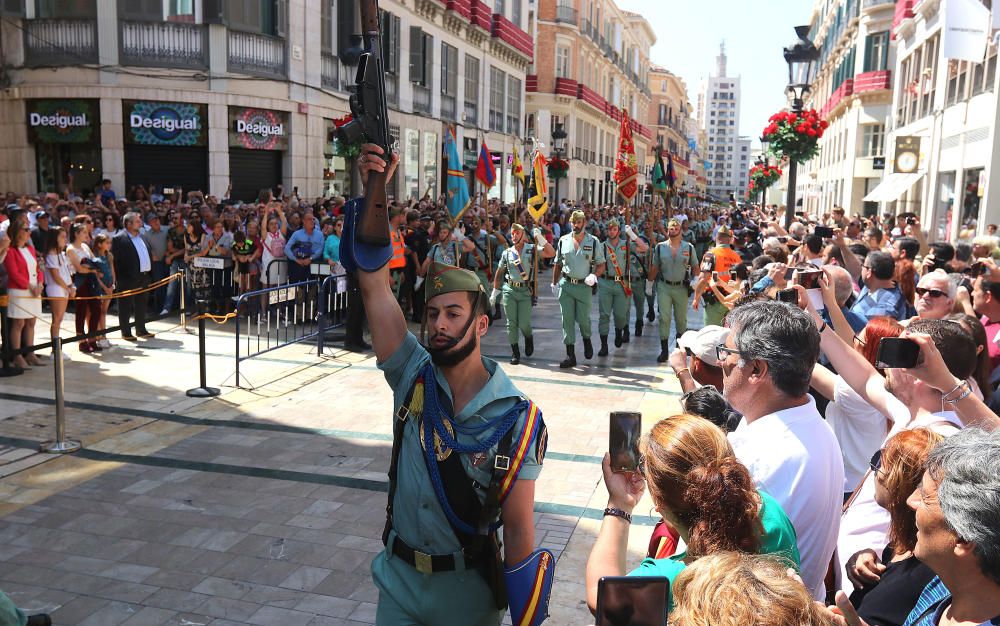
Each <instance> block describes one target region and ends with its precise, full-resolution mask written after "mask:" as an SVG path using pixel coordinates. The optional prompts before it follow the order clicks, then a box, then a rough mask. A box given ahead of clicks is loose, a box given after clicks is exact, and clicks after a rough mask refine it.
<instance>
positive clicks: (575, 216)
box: [569, 211, 587, 222]
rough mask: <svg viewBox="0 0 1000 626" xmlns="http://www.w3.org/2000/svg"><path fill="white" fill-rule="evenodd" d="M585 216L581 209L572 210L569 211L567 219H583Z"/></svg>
mask: <svg viewBox="0 0 1000 626" xmlns="http://www.w3.org/2000/svg"><path fill="white" fill-rule="evenodd" d="M585 219H587V216H586V215H584V214H583V211H573V212H572V213H570V216H569V221H570V222H575V221H576V220H585Z"/></svg>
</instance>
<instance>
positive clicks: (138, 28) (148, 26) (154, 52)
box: [118, 20, 208, 69]
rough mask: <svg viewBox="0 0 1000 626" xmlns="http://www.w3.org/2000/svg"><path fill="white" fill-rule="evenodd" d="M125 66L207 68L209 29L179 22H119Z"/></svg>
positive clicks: (120, 42)
mask: <svg viewBox="0 0 1000 626" xmlns="http://www.w3.org/2000/svg"><path fill="white" fill-rule="evenodd" d="M118 26H119V28H118V41H119V46H120V47H119V52H118V58H119V59H120V61H121V64H122V65H140V66H145V67H183V68H190V69H205V68H207V67H208V27H207V26H205V25H204V24H184V23H179V22H129V21H124V20H123V21H119V22H118Z"/></svg>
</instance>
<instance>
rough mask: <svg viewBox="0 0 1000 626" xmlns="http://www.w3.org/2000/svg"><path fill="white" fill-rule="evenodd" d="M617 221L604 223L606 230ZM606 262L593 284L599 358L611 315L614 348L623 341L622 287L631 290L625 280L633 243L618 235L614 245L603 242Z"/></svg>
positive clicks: (625, 324) (625, 321) (604, 348)
mask: <svg viewBox="0 0 1000 626" xmlns="http://www.w3.org/2000/svg"><path fill="white" fill-rule="evenodd" d="M617 225H618V223H617V220H612V221H610V222H609V223H608V227H611V226H617ZM601 249H602V251H603V252H604V258H605V260H606V263H605V266H604V274H603V275H602V276H599V277H598V282H597V298H598V300H597V309H598V312H599V317H598V322H597V332H598V334H599V335H600V336H601V352H600V355H601V356H604V355H606V354H607V341H608V332H609V331H610V329H611V316H612V315H614V318H615V347H616V348H620V347H621V345H622V341H623V338H624V337H623V332H624V329H625V328H627V327H628V310H629V296H630V295H631V294H626V293H625V286H626V285H628V287H629V290H631V288H632V285H631V282H630V280H629V265H628V263H629V256H630V253H632V252H634V251H635V249H636V247H635V244H630V243H629V241H628V239H627V238H625V237H622V236H620V235H619V237H618V240H617V241H616V242H614V243H612V242H611V240H605V241H604V242H603V243H601Z"/></svg>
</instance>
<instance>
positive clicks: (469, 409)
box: [345, 144, 554, 626]
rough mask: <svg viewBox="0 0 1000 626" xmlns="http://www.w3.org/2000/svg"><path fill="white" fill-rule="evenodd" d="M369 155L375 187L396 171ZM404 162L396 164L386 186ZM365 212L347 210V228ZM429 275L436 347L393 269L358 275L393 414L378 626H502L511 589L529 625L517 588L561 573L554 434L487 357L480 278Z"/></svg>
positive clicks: (350, 256) (375, 150)
mask: <svg viewBox="0 0 1000 626" xmlns="http://www.w3.org/2000/svg"><path fill="white" fill-rule="evenodd" d="M363 149H364V151H365V155H364V157H363V159H362V161H361V171H362V174H361V176H362V181H363V182H366V181H367V178H368V174H369V173H370V172H372V171H378V172H380V171H384V170H385V169H386V164H385V161H383V160H382V159H381V158H379V157H378V156H376V155H377V154H379V153H380V152H381V149H380V148H379V147H378V146H375V145H372V144H366V145H365V146H364V147H363ZM397 162H398V157H396V156H395V155H393V162H392V166H391V167H390V168H388V169H389V176H391V175H392V172H393V170H395V166H396V163H397ZM362 204H363V200H361V199H359V200H354V201H352V202H351V203H349V204H348V205H347V206H346V207H345V212H346V214H347V220H348V222H349V223H351V224H353V223H355V221H356V220H357V219H358V218H357V216H358V213H359V211H361V210H363V209H362V208H361V205H362ZM353 232H354V231H353V228H352V229H351V233H352V235H353ZM441 234H443V233H441ZM351 241H352V245H350V246H346V247H345V250H346V252H347V256H346V257H345V263H346V265H347V266H353V265H356V264H357V263H358V261H359V260H358V259H356V258H354V255H355V254H361V255H364V256H363V257H362V259H363V260H364V261H365V262H366V263H367V264H369V266H375V265H377V259H378V252H379V251H378V249H374V250H373V249H372V248H371V247H369V248H365V247H364V245H363V244H362V243H360V242H357V241H356V240H355V239H354V238H353V236H352V240H351ZM372 256H375V257H376V260H375V261H372V259H371V257H372ZM429 269H430V272H429V276H428V278H427V304H426V311H427V320H428V326H429V328H430V339H429V343H428V346H427V347H426V348H425V347H423V346H421V345H420V344H419V343H418V342H417V339H416V338H415V337H414V336H413V334H411V333H410V332H408V331H407V328H406V321H405V320H404V318H403V316H402V313H401V312H400V310H399V307H397V306H393V297H392V293H391V292H390V290H389V281H388V278H389V276H388V268H387V267H385V266H384V265H383V266H381V267H379V269H376V270H374V271H366V270H365V269H364V268H362V267H361V266H360V265H358V275H359V279H360V283H361V290H362V294H363V296H364V301H365V304H366V310H367V311H368V321H369V326H370V327H371V329H372V343H373V345H374V348H375V354H376V356H377V358H378V366H379V368H380V369H381V370H382V371H383V372H384V373H385V378H386V381H387V382H388V383H389V385H390V386H391V387H392V390H393V398H394V407H395V410H394V418H393V446H392V458H391V462H390V465H389V497H388V506H387V507H386V525H385V529H384V532H383V536H382V540H383V543H384V545H385V549H384V550H383V551H382V552H381V553H380V554H379V555H378V556H376V557H375V559H374V560H373V561H372V566H371V567H372V578H373V580H374V582H375V585H376V586H377V587H378V589H379V604H378V611H377V614H376V618H375V619H376V623H377V624H380V625H390V624H448V623H454V622H455V620H456V617H455V616H456V615H460V616H461V619H460V621H461V622H462V623H463V624H476V625H482V626H487V625H488V626H496V625H499V624H500V622H501V619H502V618H503V616H504V613H505V612H506V608H507V603H508V593H507V592H506V591H505V590H504V589H505V588H506V589H507V590H509V591H510V594H509V598H510V599H511V615H512V618H514V620H515V623H520V621H519V620H520V619H522V616H523V615H524V613H525V611H524V607H522V606H515V605H516V604H517V603H516V602H515V598H517V597H518V596H517V595H516V594H515V593H514V590H515V588H516V585H517V584H518V580H515V578H516V577H517V576H518V574H519V572H521V571H522V570H525V569H527V570H529V573H530V577H531V582H532V583H534V580H535V576H537V575H542V576H546V574H547V575H548V578H547V580H549V581H551V574H552V568H553V567H554V562H553V560H552V558H551V553H548V552H542V551H535V552H534V553H533V552H532V548H533V544H534V523H533V521H534V520H533V508H534V489H535V487H534V485H535V483H534V481H535V479H536V478H537V477H538V475H539V473H540V471H541V465H542V460H543V458H544V456H545V444H546V429H545V424H544V422H543V420H542V416H541V412H540V411H539V410H538V407H537V406H536V405H535V404H534V403H532V402H530V401H528V400H526V399H525V397H524V395H523V394H522V393H521V392H520V391H519V390H518V389H517V388H516V387H515V386H514V384H513V383H512V382H511V381H510V379H509V378H507V376H506V375H505V374H504V372H503V370H502V369H501V368H500V367H499V365H497V363H496V362H495V361H492V360H490V359H486V358H484V357H483V356H482V354H481V352H480V350H481V347H480V346H481V343H480V342H481V340H482V337H483V336H485V335H486V332H487V328H488V317H487V308H486V307H487V298H486V294H485V292H484V291H483V287H482V283H481V282H480V280H479V278H478V277H477V276H476V275H475V274H474V273H472V272H470V271H468V270H465V269H460V268H458V267H455V266H447V265H443V264H440V263H436V262H435V263H432V264H431V266H430V268H429ZM500 520H502V528H503V541H502V543H501V541H500V537H499V534H500V533H499V531H498V529H499V527H500ZM501 546H502V551H501ZM536 561H537V562H536ZM549 584H550V582H549ZM547 589H551V587H550V586H549V587H548V588H547ZM547 589H546V590H543V591H542V592H541V593H536V594H535V595H534V596H532V597H530V602H531V603H532V604H531V606H539V605H541V606H544V604H546V603H547V597H546V593H547ZM443 598H447V600H448V601H447V602H444V601H442V599H443ZM541 610H543V611H544V608H543V609H541ZM532 623H535V622H532Z"/></svg>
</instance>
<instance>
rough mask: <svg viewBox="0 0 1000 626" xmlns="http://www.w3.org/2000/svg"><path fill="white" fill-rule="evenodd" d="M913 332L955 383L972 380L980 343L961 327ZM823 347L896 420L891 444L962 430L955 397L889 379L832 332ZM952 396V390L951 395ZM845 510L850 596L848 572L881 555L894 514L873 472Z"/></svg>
mask: <svg viewBox="0 0 1000 626" xmlns="http://www.w3.org/2000/svg"><path fill="white" fill-rule="evenodd" d="M907 332H908V333H926V334H927V335H930V337H931V340H932V341H933V342H934V345H935V346H937V348H938V351H939V352H940V353H941V355H942V356H943V358H944V362H945V365H946V366H947V367H948V371H949V372H951V374H952V375H954V376H955V378H957V379H959V380H966V379H967V378H969V377H970V376H971V375H972V372H973V371H975V369H976V344H975V341H974V340H973V339H972V337H971V336H970V335H969V334H968V333H966V332H965V330H963V329H962V327H961V326H959V325H958V324H955V323H953V322H948V321H943V320H922V319H914V320H913V321H912V322H910V324H909V326H908V327H907ZM821 347H822V349H823V352H824V353H825V354H826V355H827V356H828V357H829V358H830V363H831V364H832V365H833V366H834V367H835V368H837V371H838V372H840V375H841V377H842V378H843V379H844V381H845V382H846V383H847V384H848V385H850V387H851V389H853V390H854V391H855V392H856V393H857V394H858V395H859V396H860V397H861V399H862V400H864V401H865V402H867V403H868V404H869V405H871V406H872V407H874V408H875V409H877V410H878V411H880V412H881V413H882V414H883V415H884V416H886V417H887V418H889V419H890V420H892V421H893V425H892V427H891V430H890V431H889V434H888V435H887V436H886V438H885V439H886V441H888V440H889V439H890V438H891V437H893V436H895V435H896V434H897V433H899V432H902V431H903V430H910V429H913V428H919V427H926V428H930V429H931V430H934V431H936V432H938V433H940V434H942V435H945V436H947V435H950V434H952V433H955V432H957V430H958V429H959V428H962V422H961V420H959V418H958V416H957V415H956V414H955V412H954V411H953V410H944V409H945V408H946V407H947V408H951V407H950V405H949V404H948V403H947V402H946V401H944V400H943V398H944V397H949V398H953V397H957V395H958V394H952V395H951V396H949V395H948V394H947V393H942V392H941V391H940V390H938V389H935V388H934V387H931V386H930V385H928V384H927V383H925V382H924V381H922V380H920V379H919V378H917V377H916V376H914V375H913V374H911V373H910V372H908V371H907V370H904V369H886V370H885V374H886V375H885V377H883V376H882V375H881V374H879V373H878V371H877V370H876V369H875V368H874V367H873V366H872V365H871V364H870V363H869V362H868V361H867V360H866V359H865V358H864V357H863V356H861V354H859V353H858V352H857V351H856V350H854V349H853V348H852V347H850V346H848V345H847V344H846V343H845V342H844V341H842V340H841V339H840V338H839V337H838V336H837V334H836V333H835V332H833V330H832V329H830V330H826V331H825V332H823V333H822V334H821ZM947 391H948V390H947V389H946V390H945V392H947ZM899 403H902V404H903V405H905V406H906V407H908V408H909V415H908V419H907V420H901V419H899V418H900V411H899V410H898V406H899ZM884 445H885V444H884V442H883V446H884ZM845 506H846V510H845V511H844V516H843V518H842V520H841V526H840V536H839V538H838V540H837V560H836V571H835V574H836V580H837V581H838V588H840V589H843V590H844V591H845V592H847V593H848V594H850V593H851V591H853V588H854V587H853V585H852V584H851V581H850V579H849V578H848V575H846V574H847V570H846V569H845V568H849V567H850V566H851V561H852V557H853V556H854V555H855V554H856V553H858V552H860V551H862V550H865V551H870V555H869V556H875V555H877V554H881V552H882V548H884V547H885V545H886V543H887V539H888V532H889V512H888V511H886V510H885V509H883V508H882V507H880V506H879V505H878V504H877V503H876V502H875V477H874V475H873V474H872V473H871V472H869V473H867V474H866V475H865V477H864V479H863V481H862V483H861V485H860V487H859V488H858V489H857V491H856V492H855V493H854V494H853V496H852V497H851V498H850V499H849V500H848V502H847V505H845ZM863 558H865V559H868V558H869V557H868V556H866V557H863Z"/></svg>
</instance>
